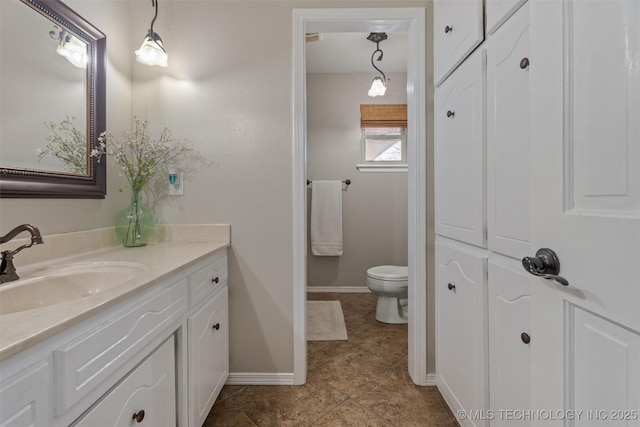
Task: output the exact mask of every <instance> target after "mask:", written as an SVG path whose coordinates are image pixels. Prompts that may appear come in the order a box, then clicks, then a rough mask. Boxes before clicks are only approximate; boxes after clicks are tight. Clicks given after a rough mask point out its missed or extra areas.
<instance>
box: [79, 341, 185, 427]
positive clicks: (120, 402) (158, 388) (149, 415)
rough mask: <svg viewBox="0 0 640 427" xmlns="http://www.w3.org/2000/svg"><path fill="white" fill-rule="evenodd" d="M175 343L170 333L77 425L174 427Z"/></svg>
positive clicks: (83, 426) (86, 426) (175, 423)
mask: <svg viewBox="0 0 640 427" xmlns="http://www.w3.org/2000/svg"><path fill="white" fill-rule="evenodd" d="M176 421H177V420H176V376H175V343H174V339H173V336H171V337H169V339H168V340H166V341H165V342H164V343H163V344H161V345H160V347H159V348H158V349H156V350H155V351H154V352H153V353H152V354H151V355H150V356H149V357H147V358H146V359H145V360H144V361H143V362H142V363H141V364H140V365H139V366H138V367H136V368H135V369H134V370H133V371H132V372H131V373H130V374H129V375H127V377H126V378H125V379H124V380H123V381H122V382H121V383H119V384H118V385H117V386H116V387H115V388H114V389H113V390H112V391H111V392H109V393H108V394H107V395H106V396H105V397H104V398H103V399H102V400H100V402H98V404H96V405H95V406H94V407H93V408H92V409H91V410H90V411H89V412H88V413H87V414H86V415H85V416H83V417H82V418H81V419H80V420H79V421H78V422H77V423H75V424H73V426H74V427H95V426H100V425H105V426H106V425H109V426H114V427H120V426H122V427H125V426H132V425H137V424H138V423H143V424H142V425H149V426H153V427H175V426H176V425H177V422H176Z"/></svg>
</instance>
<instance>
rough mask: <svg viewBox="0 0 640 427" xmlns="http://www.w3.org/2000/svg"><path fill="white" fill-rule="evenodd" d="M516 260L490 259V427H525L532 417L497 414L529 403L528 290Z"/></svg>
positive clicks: (521, 407)
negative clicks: (515, 426)
mask: <svg viewBox="0 0 640 427" xmlns="http://www.w3.org/2000/svg"><path fill="white" fill-rule="evenodd" d="M529 286H530V280H529V277H528V274H527V273H525V272H524V271H523V270H522V267H521V266H520V265H519V262H517V261H515V260H511V259H507V258H504V259H503V258H502V257H498V256H497V257H494V259H492V260H491V261H489V298H488V306H489V310H488V311H489V349H490V352H489V402H490V408H491V409H492V410H493V411H494V414H496V417H495V418H494V420H492V421H491V426H492V427H496V426H504V427H507V426H512V425H518V426H527V425H530V422H531V420H527V419H522V420H514V419H508V418H507V417H500V416H499V414H500V412H499V411H501V410H508V409H526V408H529V407H530V405H531V403H530V402H531V389H530V388H531V345H532V343H531V341H532V340H533V339H534V338H535V337H532V336H531V292H530V290H529Z"/></svg>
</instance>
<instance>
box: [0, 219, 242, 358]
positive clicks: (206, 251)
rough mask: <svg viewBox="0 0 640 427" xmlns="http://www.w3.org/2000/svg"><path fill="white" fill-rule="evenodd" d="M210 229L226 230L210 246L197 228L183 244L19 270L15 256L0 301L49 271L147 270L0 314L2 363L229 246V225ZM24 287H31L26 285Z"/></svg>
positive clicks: (99, 253)
mask: <svg viewBox="0 0 640 427" xmlns="http://www.w3.org/2000/svg"><path fill="white" fill-rule="evenodd" d="M190 227H193V226H190ZM210 227H227V229H226V233H225V232H224V231H223V232H222V233H220V232H216V233H213V234H214V238H215V240H210V241H206V240H208V239H206V233H204V234H203V233H202V230H201V228H202V227H198V229H199V230H200V235H201V237H200V238H198V239H194V238H191V239H189V238H187V239H186V241H180V239H175V238H171V239H168V241H162V242H156V243H153V244H149V245H147V246H144V247H139V248H123V247H121V246H109V247H106V248H103V249H95V250H91V251H87V252H84V253H75V254H69V253H67V254H65V255H67V256H65V257H62V258H55V259H50V260H40V262H38V263H35V264H33V265H28V266H26V267H22V268H21V267H20V265H19V255H18V256H16V260H15V263H16V269H17V270H18V274H19V275H20V280H17V281H15V282H9V283H5V284H3V285H2V288H0V298H1V297H2V296H1V291H2V290H4V289H9V288H10V287H15V286H20V285H21V282H24V281H27V280H29V279H30V278H33V277H37V276H38V274H39V272H40V271H42V270H43V269H51V267H52V266H57V265H61V266H63V265H68V264H75V263H91V262H112V261H113V262H128V263H139V264H142V265H143V266H144V267H145V268H144V269H142V270H141V271H138V272H137V273H136V274H135V275H133V277H132V278H131V279H129V280H127V281H126V282H124V283H122V284H120V285H118V286H115V287H113V288H110V289H106V290H104V291H102V292H99V293H97V294H95V295H89V296H86V297H83V298H79V299H75V300H73V301H69V302H62V303H58V304H55V305H50V306H46V307H41V308H36V309H32V310H27V311H21V312H17V313H10V314H4V315H0V360H5V359H7V358H9V357H11V356H13V355H15V354H16V353H18V352H20V351H23V350H25V349H27V348H29V347H31V346H33V345H35V344H37V343H39V342H41V341H44V340H45V339H47V338H49V337H51V336H53V335H55V334H57V333H60V332H62V331H64V330H65V329H67V328H69V327H70V326H72V325H75V324H77V323H79V322H81V321H82V320H85V319H88V318H90V317H91V316H93V315H95V314H97V313H99V312H100V311H102V310H104V309H106V308H108V307H111V306H113V305H114V304H117V303H119V302H122V301H124V300H126V299H127V298H130V297H131V296H133V295H136V294H138V293H140V292H142V291H144V290H145V289H148V288H149V287H151V286H153V285H155V284H157V283H159V282H161V281H162V280H164V279H166V278H168V277H170V276H172V275H173V274H175V273H177V272H179V271H182V270H184V269H186V268H188V267H190V266H192V265H194V264H196V263H197V262H199V261H201V260H203V259H205V258H207V257H208V256H210V255H212V254H213V253H215V252H217V251H219V250H222V249H224V248H226V247H228V246H229V245H230V242H229V240H230V239H229V237H230V234H229V228H228V226H218V225H213V226H210ZM167 235H169V233H167ZM60 236H63V237H64V238H63V239H62V240H64V239H68V237H69V235H60ZM43 237H44V240H45V243H47V241H49V240H51V241H54V242H57V239H56V238H51V239H48V237H47V236H43ZM58 240H60V239H58ZM40 246H44V245H40ZM34 248H35V247H34ZM31 249H33V248H31ZM28 250H29V249H27V250H26V251H28ZM26 251H25V252H26ZM24 286H29V285H28V284H26V285H24Z"/></svg>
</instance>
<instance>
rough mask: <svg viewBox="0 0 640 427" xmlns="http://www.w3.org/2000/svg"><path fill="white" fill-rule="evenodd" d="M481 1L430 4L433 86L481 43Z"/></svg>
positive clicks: (450, 1)
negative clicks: (432, 37)
mask: <svg viewBox="0 0 640 427" xmlns="http://www.w3.org/2000/svg"><path fill="white" fill-rule="evenodd" d="M483 20H484V16H483V10H482V0H446V1H436V2H434V4H433V25H434V31H433V35H434V40H433V42H434V81H435V83H436V86H437V85H438V84H440V83H442V81H444V79H445V78H447V76H448V75H449V74H451V72H452V71H453V70H454V69H455V68H456V67H457V66H458V65H459V64H460V63H461V62H462V61H464V60H465V58H466V57H467V56H468V55H469V54H470V53H471V52H472V51H473V50H474V49H475V48H476V47H477V46H478V45H479V44H480V43H482V41H483V40H484V28H483Z"/></svg>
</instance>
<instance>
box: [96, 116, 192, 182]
mask: <svg viewBox="0 0 640 427" xmlns="http://www.w3.org/2000/svg"><path fill="white" fill-rule="evenodd" d="M134 122H135V128H134V130H133V131H132V132H124V138H123V139H122V140H118V139H116V138H115V137H114V136H113V135H111V134H110V133H109V132H103V133H102V134H101V135H100V137H99V138H98V146H97V147H96V148H95V149H93V150H91V156H92V157H95V158H97V159H98V161H100V160H101V158H102V156H103V155H106V154H107V152H108V154H109V156H111V158H112V159H113V162H114V163H115V164H116V165H117V166H118V167H120V172H121V175H124V176H125V177H126V178H127V180H128V181H129V186H130V187H131V189H132V190H133V191H134V192H137V191H140V190H142V189H143V188H144V187H145V185H147V184H148V183H149V181H151V179H152V178H153V177H154V175H155V174H156V172H157V171H158V168H160V167H161V166H164V165H169V164H171V163H173V162H175V161H177V160H178V159H179V158H180V157H181V156H183V155H185V154H187V153H188V152H190V151H192V150H193V148H192V147H191V146H190V145H189V144H188V143H186V142H184V141H174V139H173V136H172V135H171V131H169V129H167V128H166V127H165V128H163V129H162V131H161V132H160V136H159V138H158V139H154V138H152V137H151V136H150V134H149V122H148V121H144V120H139V119H138V118H137V117H134ZM107 148H108V150H107Z"/></svg>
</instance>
